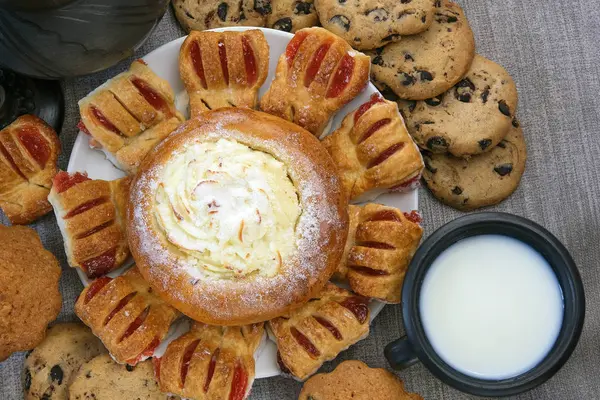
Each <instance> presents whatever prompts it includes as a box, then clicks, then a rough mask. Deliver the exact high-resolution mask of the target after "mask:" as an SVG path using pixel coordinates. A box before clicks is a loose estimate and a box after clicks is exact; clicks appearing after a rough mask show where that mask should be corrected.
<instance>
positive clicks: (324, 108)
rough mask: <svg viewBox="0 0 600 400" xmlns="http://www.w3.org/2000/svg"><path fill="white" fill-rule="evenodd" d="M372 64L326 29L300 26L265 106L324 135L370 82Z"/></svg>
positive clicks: (277, 73)
mask: <svg viewBox="0 0 600 400" xmlns="http://www.w3.org/2000/svg"><path fill="white" fill-rule="evenodd" d="M370 65H371V63H370V58H369V57H368V56H366V55H364V54H362V53H359V52H357V51H354V50H352V48H351V47H350V45H349V44H348V43H346V42H345V41H344V40H343V39H341V38H339V37H338V36H336V35H334V34H332V33H330V32H328V31H327V30H325V29H323V28H306V29H301V30H299V31H298V32H296V34H295V35H294V37H293V38H292V40H291V41H290V43H289V44H288V45H287V48H286V51H285V53H284V54H282V55H281V57H280V58H279V62H278V63H277V70H276V73H275V79H274V80H273V83H272V84H271V87H269V90H268V91H267V93H266V94H265V95H264V96H263V98H262V99H261V102H260V106H261V109H262V110H263V111H265V112H268V113H269V114H273V115H277V116H278V117H281V118H284V119H287V120H289V121H292V122H294V123H296V124H298V125H300V126H302V127H303V128H305V129H306V130H308V131H310V132H312V133H313V134H314V135H316V136H317V137H320V136H321V134H322V133H323V130H324V129H325V127H326V126H327V123H328V122H329V120H330V118H331V117H332V115H333V114H334V113H335V112H336V111H338V110H339V109H340V108H342V107H343V106H344V105H345V104H346V103H348V102H349V101H350V100H352V99H353V98H354V97H356V96H357V95H358V94H359V93H360V92H361V91H362V90H363V89H364V88H365V87H366V85H367V83H368V81H369V68H370Z"/></svg>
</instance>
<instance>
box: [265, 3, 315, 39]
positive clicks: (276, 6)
mask: <svg viewBox="0 0 600 400" xmlns="http://www.w3.org/2000/svg"><path fill="white" fill-rule="evenodd" d="M271 8H272V12H271V13H270V14H269V15H268V17H267V25H266V26H267V28H273V29H278V30H280V31H285V32H296V31H298V30H300V29H303V28H310V27H311V26H316V25H319V16H318V15H317V10H316V9H315V5H314V0H271Z"/></svg>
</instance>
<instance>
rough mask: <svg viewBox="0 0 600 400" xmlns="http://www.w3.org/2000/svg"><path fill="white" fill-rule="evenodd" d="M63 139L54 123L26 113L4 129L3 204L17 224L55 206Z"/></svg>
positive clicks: (0, 159) (0, 156)
mask: <svg viewBox="0 0 600 400" xmlns="http://www.w3.org/2000/svg"><path fill="white" fill-rule="evenodd" d="M59 154H60V141H59V140H58V136H57V135H56V132H55V131H54V129H52V127H50V126H49V125H48V124H46V123H45V122H44V121H43V120H41V119H40V118H38V117H36V116H34V115H23V116H21V117H19V118H17V119H16V120H15V121H14V122H13V123H12V124H10V125H9V126H7V127H6V128H4V129H2V130H1V131H0V208H2V211H3V212H4V214H5V215H6V216H7V217H8V219H9V220H10V222H11V223H13V224H28V223H30V222H33V221H34V220H36V219H37V218H39V217H41V216H42V215H45V214H47V213H48V212H49V211H50V210H51V209H52V207H51V206H50V203H48V200H47V197H48V193H49V192H50V187H51V186H52V178H54V175H56V173H57V171H58V170H57V167H56V160H57V159H58V155H59Z"/></svg>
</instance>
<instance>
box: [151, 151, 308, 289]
mask: <svg viewBox="0 0 600 400" xmlns="http://www.w3.org/2000/svg"><path fill="white" fill-rule="evenodd" d="M154 213H155V216H156V219H157V221H158V223H159V224H160V227H161V228H162V230H163V232H164V234H165V237H166V239H167V240H168V241H169V242H170V243H171V244H173V245H174V246H175V247H176V248H177V249H178V250H180V252H181V255H180V259H183V260H185V261H186V264H187V265H188V266H191V268H193V269H194V270H196V271H197V272H198V274H199V275H200V276H209V277H210V276H213V277H215V278H235V277H244V276H247V275H249V274H252V273H258V274H259V275H261V276H267V277H270V276H274V275H276V274H277V272H278V271H279V268H280V267H281V264H282V261H283V260H285V259H286V257H287V256H288V255H289V254H291V253H293V251H294V250H295V249H296V246H297V244H296V240H295V233H294V232H295V228H296V223H297V221H298V218H299V216H300V214H301V207H300V204H299V201H298V194H297V192H296V188H295V187H294V185H293V183H292V181H291V180H290V178H289V177H288V171H287V168H286V166H285V165H284V164H283V163H282V162H280V161H278V160H277V159H275V158H274V157H273V156H271V155H270V154H267V153H265V152H262V151H258V150H253V149H251V148H249V147H248V146H245V145H243V144H241V143H239V142H237V141H234V140H229V139H219V140H218V141H215V142H196V143H191V144H189V145H188V146H186V147H185V148H184V149H183V150H182V151H178V152H177V153H176V154H174V155H173V156H172V157H171V159H170V160H169V162H168V163H167V165H165V167H164V169H163V171H162V177H161V179H160V182H159V185H158V188H157V192H156V203H155V210H154ZM193 275H197V274H193Z"/></svg>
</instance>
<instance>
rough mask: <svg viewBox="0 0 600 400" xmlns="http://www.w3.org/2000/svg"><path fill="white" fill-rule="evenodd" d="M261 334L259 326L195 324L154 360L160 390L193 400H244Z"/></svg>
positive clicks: (260, 325)
mask: <svg viewBox="0 0 600 400" xmlns="http://www.w3.org/2000/svg"><path fill="white" fill-rule="evenodd" d="M263 334H264V325H263V324H262V323H260V324H253V325H244V326H229V327H220V326H211V325H205V324H202V323H194V324H193V325H192V327H191V329H190V331H189V332H188V333H186V334H185V335H183V336H181V337H180V338H178V339H176V340H174V341H173V342H171V343H170V344H169V346H168V347H167V350H166V351H165V354H164V355H163V356H162V357H161V358H154V360H153V361H154V370H155V374H156V377H157V379H158V382H159V384H160V389H161V390H162V391H163V392H167V393H173V394H176V395H178V396H181V397H183V398H193V399H196V400H208V399H232V400H243V399H245V398H246V397H247V396H248V394H249V393H250V389H251V388H252V382H253V381H254V352H255V351H256V349H257V347H258V346H259V344H260V342H261V338H262V337H263Z"/></svg>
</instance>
